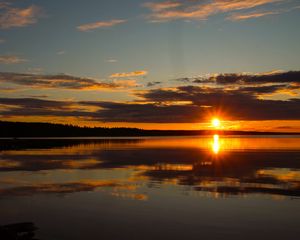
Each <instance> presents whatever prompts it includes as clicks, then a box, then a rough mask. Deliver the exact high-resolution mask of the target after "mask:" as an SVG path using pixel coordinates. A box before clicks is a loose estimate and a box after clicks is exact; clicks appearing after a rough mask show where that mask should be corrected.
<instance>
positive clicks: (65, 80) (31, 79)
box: [0, 72, 124, 90]
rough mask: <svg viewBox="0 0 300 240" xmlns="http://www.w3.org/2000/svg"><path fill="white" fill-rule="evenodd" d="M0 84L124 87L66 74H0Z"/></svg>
mask: <svg viewBox="0 0 300 240" xmlns="http://www.w3.org/2000/svg"><path fill="white" fill-rule="evenodd" d="M0 82H5V83H12V84H17V85H22V86H30V87H34V88H61V89H72V90H89V89H114V88H120V87H124V86H123V85H120V84H117V83H112V82H111V83H107V82H100V81H98V80H96V79H92V78H85V77H75V76H71V75H66V74H58V75H41V74H29V73H28V74H27V73H7V72H0Z"/></svg>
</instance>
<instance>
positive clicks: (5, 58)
mask: <svg viewBox="0 0 300 240" xmlns="http://www.w3.org/2000/svg"><path fill="white" fill-rule="evenodd" d="M26 61H27V60H26V59H24V58H20V57H18V56H15V55H0V64H17V63H23V62H26Z"/></svg>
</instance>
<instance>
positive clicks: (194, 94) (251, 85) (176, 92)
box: [0, 71, 300, 123]
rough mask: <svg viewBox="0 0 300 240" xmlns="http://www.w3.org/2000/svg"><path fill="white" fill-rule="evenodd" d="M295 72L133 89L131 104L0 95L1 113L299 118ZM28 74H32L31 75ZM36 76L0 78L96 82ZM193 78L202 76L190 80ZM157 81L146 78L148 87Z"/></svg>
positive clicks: (120, 118) (128, 118) (184, 119)
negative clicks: (282, 96)
mask: <svg viewBox="0 0 300 240" xmlns="http://www.w3.org/2000/svg"><path fill="white" fill-rule="evenodd" d="M299 75H300V71H290V72H280V73H279V72H277V73H268V74H257V75H245V74H219V75H216V76H213V77H210V78H207V79H204V80H203V81H206V82H208V81H209V82H215V83H217V84H215V85H211V84H208V85H200V86H196V85H192V83H191V85H187V86H178V87H174V88H155V89H148V90H144V91H135V92H134V94H135V96H136V97H138V98H139V100H136V101H134V100H133V101H131V102H109V101H106V102H104V101H80V102H75V101H54V100H45V99H44V100H42V99H35V98H0V104H2V105H4V107H2V108H1V109H0V114H1V115H2V116H3V117H5V116H57V117H64V116H69V117H82V118H84V119H86V120H91V121H102V122H141V123H194V122H199V121H203V120H207V117H208V116H210V115H212V114H215V113H216V112H217V113H220V114H221V115H223V116H226V118H227V119H228V120H230V119H232V120H300V99H299V97H298V95H297V91H299V88H300V78H299ZM32 76H35V78H34V79H31V78H30V77H32ZM38 76H40V75H31V74H30V75H25V74H17V75H16V74H10V73H2V75H1V74H0V81H1V80H2V81H6V80H3V79H11V81H12V82H14V83H18V84H25V83H26V84H29V85H30V84H32V85H33V84H37V85H38V86H42V85H44V84H45V82H46V83H47V84H50V82H52V81H53V82H56V81H58V82H57V83H58V85H56V84H54V85H55V86H56V87H58V86H60V87H65V88H73V89H75V88H78V89H79V88H86V87H87V86H88V85H91V86H93V84H94V80H91V79H84V78H77V77H72V76H67V75H55V76H54V75H53V76H45V75H43V78H41V77H38ZM57 79H64V80H63V81H60V80H57ZM66 79H68V80H66ZM65 80H66V82H65ZM196 80H197V81H200V80H201V79H200V78H198V79H194V80H193V81H194V82H195V81H196ZM184 81H186V80H184ZM201 81H202V80H201ZM159 83H160V82H150V83H148V86H154V85H156V84H159ZM229 83H230V84H231V85H230V84H229ZM51 84H52V86H53V83H51ZM276 93H286V94H288V95H286V96H289V98H286V100H279V99H277V100H276V99H275V97H273V96H272V99H270V98H269V99H266V98H264V95H274V94H276ZM95 107H96V108H95Z"/></svg>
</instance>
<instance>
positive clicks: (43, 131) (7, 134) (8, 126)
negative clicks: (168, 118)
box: [0, 121, 300, 140]
mask: <svg viewBox="0 0 300 240" xmlns="http://www.w3.org/2000/svg"><path fill="white" fill-rule="evenodd" d="M213 134H220V135H225V136H229V135H232V136H238V135H239V136H244V135H253V136H255V135H268V136H271V135H281V136H282V135H300V133H293V132H261V131H230V130H144V129H138V128H103V127H79V126H74V125H66V124H53V123H28V122H8V121H0V138H2V139H4V138H8V139H15V140H16V139H22V138H56V139H57V138H82V139H83V138H100V137H114V138H115V137H176V136H178V137H180V136H182V137H184V136H186V137H188V136H206V135H207V136H209V135H213Z"/></svg>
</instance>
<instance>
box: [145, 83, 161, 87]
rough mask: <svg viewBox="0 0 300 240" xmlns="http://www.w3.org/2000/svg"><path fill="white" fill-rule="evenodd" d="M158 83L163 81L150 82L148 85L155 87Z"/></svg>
mask: <svg viewBox="0 0 300 240" xmlns="http://www.w3.org/2000/svg"><path fill="white" fill-rule="evenodd" d="M158 84H161V82H148V83H147V87H153V86H156V85H158Z"/></svg>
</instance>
